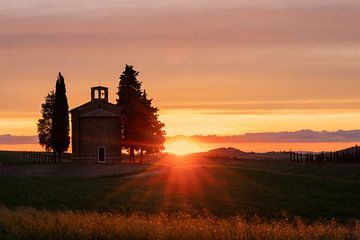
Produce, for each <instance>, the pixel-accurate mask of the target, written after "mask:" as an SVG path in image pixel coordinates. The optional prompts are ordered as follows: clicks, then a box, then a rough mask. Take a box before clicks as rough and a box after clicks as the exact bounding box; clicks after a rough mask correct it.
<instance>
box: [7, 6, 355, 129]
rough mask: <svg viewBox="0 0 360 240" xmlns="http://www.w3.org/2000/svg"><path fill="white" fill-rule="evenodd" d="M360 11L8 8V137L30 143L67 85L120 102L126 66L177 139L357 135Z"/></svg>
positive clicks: (77, 94) (73, 95) (73, 101)
mask: <svg viewBox="0 0 360 240" xmlns="http://www.w3.org/2000/svg"><path fill="white" fill-rule="evenodd" d="M359 11H360V3H359V1H352V0H318V1H307V2H304V1H288V0H264V1H260V0H243V1H238V0H236V1H235V0H229V1H220V0H212V1H210V0H193V1H190V0H183V1H180V0H169V1H144V0H139V1H128V0H124V1H115V0H108V1H99V0H86V1H85V0H79V1H70V0H64V1H55V2H53V1H46V0H33V1H31V0H26V1H25V0H22V1H21V0H12V1H10V0H3V1H2V3H1V5H0V81H1V88H0V103H1V108H0V109H1V110H0V134H5V133H11V134H15V135H32V134H35V133H36V119H37V118H38V117H39V116H40V114H39V111H40V104H41V103H42V101H43V97H44V96H45V95H46V94H47V92H48V91H50V90H51V89H53V87H54V85H55V80H56V76H57V73H58V72H59V71H61V72H62V73H63V75H64V76H65V81H66V86H67V91H68V99H69V104H70V107H71V108H72V107H75V106H78V105H80V104H82V103H84V102H86V101H88V100H89V95H90V94H89V91H90V87H91V86H94V85H97V84H98V83H99V80H101V84H103V85H106V86H108V87H109V88H110V100H111V101H113V102H114V101H115V97H116V95H115V91H116V87H117V84H118V76H119V75H120V73H121V72H122V70H123V68H124V65H125V64H126V63H128V64H132V65H134V66H135V68H136V69H137V70H139V71H140V76H139V78H140V80H141V81H143V86H144V87H145V88H146V89H147V90H148V92H149V94H150V96H151V97H153V98H154V99H155V100H154V103H155V104H156V105H157V106H159V107H160V109H161V112H160V114H161V119H162V120H163V121H165V123H166V124H167V127H166V130H167V132H168V134H169V135H176V134H185V135H192V134H219V135H228V134H241V133H245V132H264V131H282V130H288V131H293V130H298V129H313V130H337V129H359V127H358V126H359V123H360V94H359V89H360V81H359V77H360V29H359V28H358V27H357V25H358V23H359V22H360V15H359V14H358V13H359Z"/></svg>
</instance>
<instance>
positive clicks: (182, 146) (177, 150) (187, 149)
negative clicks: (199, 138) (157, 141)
mask: <svg viewBox="0 0 360 240" xmlns="http://www.w3.org/2000/svg"><path fill="white" fill-rule="evenodd" d="M165 148H166V152H169V153H174V154H176V155H187V154H190V153H196V152H201V151H202V148H201V146H200V145H198V144H196V143H194V142H190V141H185V140H179V141H174V142H169V143H165Z"/></svg>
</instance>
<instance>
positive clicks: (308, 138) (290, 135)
mask: <svg viewBox="0 0 360 240" xmlns="http://www.w3.org/2000/svg"><path fill="white" fill-rule="evenodd" d="M176 139H191V140H196V141H199V142H203V143H241V142H245V143H246V142H254V143H269V142H273V143H283V142H285V143H291V142H293V143H301V142H304V143H306V142H314V143H316V142H325V143H326V142H358V141H359V142H360V130H347V131H344V130H338V131H333V132H331V131H312V130H300V131H295V132H268V133H246V134H242V135H233V136H217V135H208V136H202V135H195V136H175V137H168V140H170V141H174V140H176Z"/></svg>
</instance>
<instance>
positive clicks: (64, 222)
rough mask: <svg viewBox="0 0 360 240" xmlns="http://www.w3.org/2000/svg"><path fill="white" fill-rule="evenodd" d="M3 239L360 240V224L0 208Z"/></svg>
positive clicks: (357, 222)
mask: <svg viewBox="0 0 360 240" xmlns="http://www.w3.org/2000/svg"><path fill="white" fill-rule="evenodd" d="M0 239H360V221H353V222H351V223H348V224H340V223H337V222H336V221H318V222H315V223H312V224H305V223H304V222H303V221H301V219H295V220H292V221H288V220H273V221H263V220H261V219H257V218H254V219H253V220H246V219H244V218H242V217H239V216H238V217H231V218H224V219H221V218H216V217H213V216H198V217H193V216H191V215H189V214H177V215H174V216H169V215H165V214H156V215H141V214H131V215H128V216H126V215H122V214H110V213H94V212H91V213H81V212H49V211H39V210H35V209H31V208H18V209H16V210H10V209H7V208H0Z"/></svg>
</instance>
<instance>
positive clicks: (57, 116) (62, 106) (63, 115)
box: [51, 72, 70, 161]
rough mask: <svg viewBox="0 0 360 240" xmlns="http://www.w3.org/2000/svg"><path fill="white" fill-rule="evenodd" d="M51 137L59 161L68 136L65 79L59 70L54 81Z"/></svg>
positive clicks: (66, 144) (66, 145)
mask: <svg viewBox="0 0 360 240" xmlns="http://www.w3.org/2000/svg"><path fill="white" fill-rule="evenodd" d="M51 137H52V144H53V150H54V153H55V154H56V156H57V158H58V160H59V161H61V153H62V152H64V151H67V150H68V148H69V144H70V137H69V106H68V102H67V97H66V88H65V80H64V77H63V76H62V75H61V73H60V72H59V76H58V78H57V81H56V90H55V100H54V112H53V118H52V131H51ZM55 161H56V160H55Z"/></svg>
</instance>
